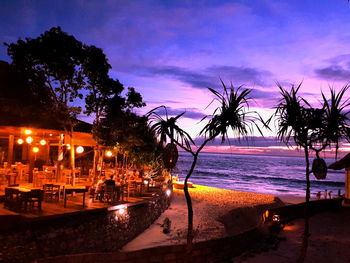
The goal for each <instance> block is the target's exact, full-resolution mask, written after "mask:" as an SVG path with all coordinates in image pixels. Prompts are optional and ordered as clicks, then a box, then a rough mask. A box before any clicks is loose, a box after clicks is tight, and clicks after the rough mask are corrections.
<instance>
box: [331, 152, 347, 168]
mask: <svg viewBox="0 0 350 263" xmlns="http://www.w3.org/2000/svg"><path fill="white" fill-rule="evenodd" d="M348 167H350V153H348V154H347V155H345V156H344V157H343V158H342V159H340V160H339V161H336V162H335V163H332V164H331V165H330V166H328V168H329V169H332V170H341V169H344V168H348Z"/></svg>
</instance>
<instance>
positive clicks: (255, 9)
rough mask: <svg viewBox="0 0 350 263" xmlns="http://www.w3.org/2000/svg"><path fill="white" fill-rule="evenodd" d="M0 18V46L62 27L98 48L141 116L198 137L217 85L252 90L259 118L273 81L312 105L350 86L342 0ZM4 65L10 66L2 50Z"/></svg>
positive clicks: (9, 13) (64, 10)
mask: <svg viewBox="0 0 350 263" xmlns="http://www.w3.org/2000/svg"><path fill="white" fill-rule="evenodd" d="M0 17H1V19H0V30H1V31H0V32H1V34H0V42H1V43H3V42H7V43H12V42H15V41H17V40H18V39H20V38H21V39H24V38H26V37H30V38H35V37H37V36H39V35H40V34H41V33H43V32H44V31H46V30H48V29H50V28H51V27H54V26H60V27H61V28H62V30H63V31H65V32H67V33H69V34H72V35H74V36H75V37H76V38H77V39H78V40H81V41H82V42H84V43H86V44H89V45H95V46H97V47H100V48H102V49H103V50H104V52H105V53H106V55H107V57H108V59H109V63H110V64H111V65H112V69H111V71H110V75H111V76H112V77H114V78H118V79H119V80H120V81H121V82H122V83H123V84H124V85H125V86H126V87H128V86H132V87H135V89H136V90H137V91H139V92H140V93H141V94H142V96H143V98H144V100H145V102H146V103H147V107H146V108H144V109H143V110H142V111H141V112H140V113H145V112H147V111H148V110H150V109H152V108H154V107H157V106H159V105H166V106H167V107H169V112H170V113H173V114H178V113H181V112H183V111H186V114H185V115H184V116H185V117H186V118H184V119H183V120H182V121H181V122H180V124H181V126H182V127H183V128H184V129H186V130H187V131H188V132H189V133H190V134H191V135H192V136H194V137H195V136H196V135H197V134H198V131H199V130H200V128H201V127H203V125H204V124H203V123H198V122H199V120H200V119H201V118H202V117H203V116H204V115H206V114H210V113H211V112H212V111H213V109H214V108H215V103H214V104H211V106H210V107H207V106H208V104H209V103H210V102H211V101H212V99H213V96H212V94H211V93H210V92H209V91H208V87H210V88H215V89H218V90H220V88H221V84H220V79H222V80H223V81H224V82H225V83H226V84H228V85H230V83H232V84H233V85H234V86H240V85H244V87H246V88H249V89H252V93H251V94H252V97H253V98H254V101H252V103H251V110H257V111H258V112H259V113H260V114H261V115H262V116H263V118H265V119H266V118H268V117H269V116H270V115H271V114H272V112H273V110H272V109H271V108H272V107H273V106H274V105H276V103H277V101H278V99H279V91H278V88H277V86H276V82H279V83H281V84H282V85H283V86H284V87H290V85H292V84H299V83H300V82H303V85H302V88H301V94H302V95H303V96H304V97H305V98H306V99H308V100H310V101H311V102H313V103H316V104H317V103H318V101H319V99H321V97H320V92H321V90H322V91H323V92H325V93H326V94H327V93H328V90H329V87H330V86H332V87H334V88H336V89H339V88H340V87H342V86H344V85H345V84H346V83H348V82H349V80H350V30H349V28H350V4H349V2H348V1H347V0H317V1H316V0H300V1H296V0H294V1H282V0H275V1H271V0H269V1H268V0H256V1H254V0H245V1H244V0H241V1H238V0H237V1H220V0H211V1H209V0H208V1H201V0H196V1H187V0H177V1H152V0H150V1H148V0H146V1H142V0H140V1H129V0H125V1H118V0H106V1H104V0H99V1H93V0H90V1H84V0H70V1H63V0H62V1H50V0H45V1H41V0H36V1H26V0H23V1H16V0H1V5H0ZM0 60H5V61H8V62H10V58H9V57H8V56H7V51H6V47H5V46H4V45H0ZM82 118H84V116H82ZM84 119H86V118H84ZM265 133H266V135H267V136H272V135H274V128H273V127H272V131H265ZM255 135H257V134H255Z"/></svg>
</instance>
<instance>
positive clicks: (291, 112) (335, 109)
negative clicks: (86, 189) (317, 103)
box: [270, 83, 350, 262]
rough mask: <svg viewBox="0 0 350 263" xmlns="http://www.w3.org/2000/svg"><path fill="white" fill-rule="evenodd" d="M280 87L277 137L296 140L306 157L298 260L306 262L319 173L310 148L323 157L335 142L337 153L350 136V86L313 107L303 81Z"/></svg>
mask: <svg viewBox="0 0 350 263" xmlns="http://www.w3.org/2000/svg"><path fill="white" fill-rule="evenodd" d="M277 86H278V87H279V89H280V94H281V96H282V98H281V100H280V101H279V103H278V105H277V106H276V107H275V113H274V115H273V116H275V117H276V120H277V123H278V130H277V137H278V139H279V140H280V141H282V142H284V143H285V144H286V145H288V146H290V145H291V141H294V143H295V145H296V146H298V147H300V148H302V149H303V151H304V156H305V163H306V167H305V177H306V194H305V200H306V205H305V227H304V234H303V242H302V249H301V254H300V257H299V259H298V262H304V260H305V256H306V252H307V247H308V237H309V235H310V233H309V201H310V174H311V173H312V172H314V173H315V171H313V170H312V169H310V160H309V157H310V151H314V152H315V154H316V158H317V160H320V157H319V153H320V152H321V151H323V150H324V149H326V148H327V147H330V146H331V145H332V144H335V146H336V152H337V151H338V148H339V142H340V140H341V139H344V138H345V139H348V138H349V135H350V132H349V131H350V129H349V126H348V122H349V118H348V117H347V116H348V113H349V111H345V110H346V108H347V107H348V106H349V105H350V104H349V103H348V102H347V100H346V101H345V102H343V96H344V94H345V92H346V91H347V90H348V88H349V86H348V85H346V86H345V87H343V88H342V89H341V90H340V92H339V93H338V94H337V93H336V92H335V91H334V89H331V90H330V92H331V98H330V100H328V99H327V98H326V96H325V95H324V94H323V93H322V98H323V105H322V107H321V108H313V107H312V106H311V105H310V103H308V102H307V101H306V100H305V99H303V98H302V97H300V96H299V95H298V91H299V89H300V87H301V83H300V84H299V85H298V86H294V85H293V86H292V88H291V90H290V91H289V92H288V91H287V90H286V89H284V88H283V87H282V86H281V85H280V84H279V83H277ZM270 120H271V119H270Z"/></svg>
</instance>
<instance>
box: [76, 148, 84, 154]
mask: <svg viewBox="0 0 350 263" xmlns="http://www.w3.org/2000/svg"><path fill="white" fill-rule="evenodd" d="M76 151H77V153H82V152H84V147H83V146H78V147H77V149H76Z"/></svg>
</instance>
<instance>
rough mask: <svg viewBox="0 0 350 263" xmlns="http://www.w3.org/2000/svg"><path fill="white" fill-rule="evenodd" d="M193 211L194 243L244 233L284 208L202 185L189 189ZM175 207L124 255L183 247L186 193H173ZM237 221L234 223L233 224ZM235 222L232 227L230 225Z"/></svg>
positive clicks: (272, 200) (261, 197)
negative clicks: (167, 228) (168, 225)
mask: <svg viewBox="0 0 350 263" xmlns="http://www.w3.org/2000/svg"><path fill="white" fill-rule="evenodd" d="M190 194H191V197H192V201H193V209H194V229H195V231H196V235H195V239H194V242H196V241H202V240H208V239H215V238H221V237H225V236H227V235H228V234H235V233H241V232H244V231H246V230H249V229H251V228H253V227H254V226H255V225H256V224H258V223H259V220H260V219H261V214H262V212H263V211H265V210H266V209H269V208H272V207H277V206H281V205H283V203H282V202H281V200H280V199H279V198H276V197H275V196H273V195H266V194H257V193H249V192H240V191H233V190H225V189H219V188H213V187H207V186H201V185H194V188H190ZM172 198H173V199H172V203H171V206H170V207H169V209H168V210H166V211H165V212H164V213H163V214H162V215H161V217H160V218H159V219H158V220H156V222H155V223H154V224H153V225H152V226H151V227H149V228H148V229H147V230H146V231H145V232H144V233H142V234H141V235H139V236H138V237H136V238H135V239H134V240H133V241H131V242H130V243H128V244H127V245H126V246H125V247H124V248H123V251H133V250H139V249H144V248H149V247H156V246H165V245H170V244H182V243H185V242H186V233H187V206H186V200H185V197H184V194H183V190H176V189H175V190H174V192H173V197H172ZM165 218H169V219H170V221H171V231H170V233H169V234H164V233H163V232H162V230H163V228H162V227H161V225H162V224H163V222H164V219H165ZM232 218H234V219H235V220H231V219H232ZM231 221H232V222H233V223H232V224H230V222H231Z"/></svg>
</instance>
